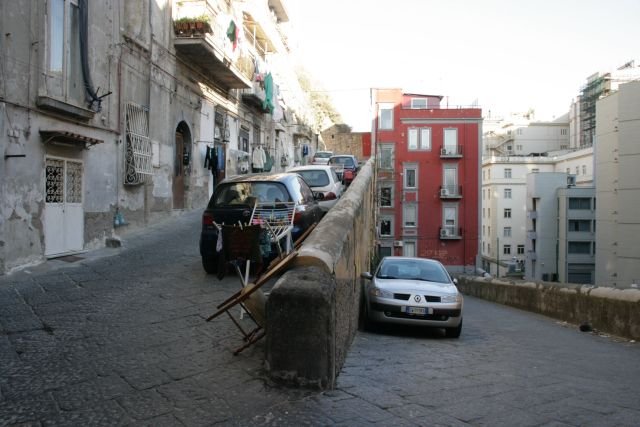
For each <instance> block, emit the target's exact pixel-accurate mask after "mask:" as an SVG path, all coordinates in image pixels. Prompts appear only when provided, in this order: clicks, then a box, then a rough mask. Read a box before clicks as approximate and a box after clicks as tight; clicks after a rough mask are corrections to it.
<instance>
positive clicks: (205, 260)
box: [202, 256, 218, 274]
mask: <svg viewBox="0 0 640 427" xmlns="http://www.w3.org/2000/svg"><path fill="white" fill-rule="evenodd" d="M202 267H203V268H204V271H206V272H207V274H216V273H217V272H218V259H217V257H214V256H208V257H206V256H203V257H202Z"/></svg>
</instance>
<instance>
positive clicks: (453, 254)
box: [371, 89, 482, 271]
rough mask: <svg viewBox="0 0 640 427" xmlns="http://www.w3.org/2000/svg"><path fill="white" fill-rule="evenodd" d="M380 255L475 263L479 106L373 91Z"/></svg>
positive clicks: (458, 267) (453, 265) (457, 266)
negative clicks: (454, 105) (443, 103)
mask: <svg viewBox="0 0 640 427" xmlns="http://www.w3.org/2000/svg"><path fill="white" fill-rule="evenodd" d="M372 100H373V104H374V105H373V107H374V108H373V114H374V117H373V121H372V126H373V128H372V133H371V147H372V148H371V150H372V152H375V153H376V157H377V162H376V163H377V168H376V169H377V191H378V195H377V196H378V213H377V214H378V217H377V223H378V244H379V253H380V255H381V256H385V255H405V256H420V257H427V258H435V259H438V260H440V261H441V262H442V263H443V264H445V265H446V266H447V267H448V268H449V269H450V270H453V271H463V269H464V268H465V267H466V268H473V267H474V266H475V265H476V256H477V254H478V242H479V232H478V231H479V221H480V217H479V214H478V212H479V207H480V204H479V194H480V150H481V140H482V110H481V109H480V108H447V107H443V106H441V101H442V97H441V96H433V95H419V94H410V93H402V90H401V89H374V90H373V91H372Z"/></svg>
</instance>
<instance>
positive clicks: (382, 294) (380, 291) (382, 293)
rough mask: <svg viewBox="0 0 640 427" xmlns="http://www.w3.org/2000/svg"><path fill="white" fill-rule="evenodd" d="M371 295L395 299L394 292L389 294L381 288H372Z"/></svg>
mask: <svg viewBox="0 0 640 427" xmlns="http://www.w3.org/2000/svg"><path fill="white" fill-rule="evenodd" d="M369 294H370V295H371V296H373V297H380V298H393V292H389V291H386V290H384V289H380V288H371V290H370V291H369Z"/></svg>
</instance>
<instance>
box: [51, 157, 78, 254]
mask: <svg viewBox="0 0 640 427" xmlns="http://www.w3.org/2000/svg"><path fill="white" fill-rule="evenodd" d="M45 164H46V166H45V209H44V255H45V256H47V257H52V256H56V255H62V254H67V253H70V252H78V251H81V250H82V249H83V247H84V208H83V206H82V198H83V174H84V172H83V171H84V167H83V164H82V162H81V161H78V160H71V159H65V158H59V157H47V158H45Z"/></svg>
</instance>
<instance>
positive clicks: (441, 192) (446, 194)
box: [440, 188, 449, 196]
mask: <svg viewBox="0 0 640 427" xmlns="http://www.w3.org/2000/svg"><path fill="white" fill-rule="evenodd" d="M440 195H441V196H448V195H449V190H447V189H446V188H441V189H440Z"/></svg>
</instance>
